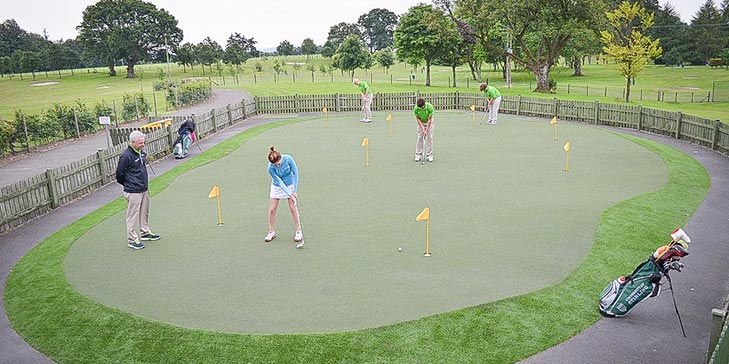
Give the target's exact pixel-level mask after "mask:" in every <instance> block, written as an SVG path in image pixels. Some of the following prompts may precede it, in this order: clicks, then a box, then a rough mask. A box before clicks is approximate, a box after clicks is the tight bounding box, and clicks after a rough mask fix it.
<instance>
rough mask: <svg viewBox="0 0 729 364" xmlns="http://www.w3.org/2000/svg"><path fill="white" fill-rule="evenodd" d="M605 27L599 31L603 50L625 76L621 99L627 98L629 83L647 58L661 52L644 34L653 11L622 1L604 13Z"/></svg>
mask: <svg viewBox="0 0 729 364" xmlns="http://www.w3.org/2000/svg"><path fill="white" fill-rule="evenodd" d="M606 15H607V18H608V23H609V28H608V30H603V31H602V32H600V36H601V39H602V42H603V43H604V44H605V47H603V52H605V54H606V55H607V56H608V57H609V58H611V59H613V60H615V61H616V62H617V63H618V67H619V69H620V74H622V75H623V76H624V77H625V79H626V92H625V102H630V83H631V81H632V80H633V79H634V78H635V77H636V76H637V75H638V74H639V73H640V72H641V71H643V69H645V66H646V65H647V64H648V62H649V61H650V60H653V59H655V58H657V57H659V56H660V55H661V47H660V46H659V45H658V40H657V39H656V40H652V39H651V38H650V37H649V36H647V35H645V33H646V30H647V29H648V28H650V27H651V26H652V25H653V13H647V12H646V11H645V9H644V8H643V7H642V6H640V4H638V3H633V4H630V3H629V2H627V1H624V2H622V3H621V4H620V5H619V6H618V8H617V9H615V10H614V11H611V12H608V13H607V14H606Z"/></svg>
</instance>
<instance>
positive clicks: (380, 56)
mask: <svg viewBox="0 0 729 364" xmlns="http://www.w3.org/2000/svg"><path fill="white" fill-rule="evenodd" d="M374 58H375V60H376V61H377V64H379V65H380V66H382V68H384V69H385V72H388V71H389V70H390V67H391V66H392V65H394V64H395V57H394V56H393V55H392V49H390V48H389V47H388V48H385V49H380V50H379V51H377V52H375V55H374Z"/></svg>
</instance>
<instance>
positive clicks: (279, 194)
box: [269, 183, 292, 199]
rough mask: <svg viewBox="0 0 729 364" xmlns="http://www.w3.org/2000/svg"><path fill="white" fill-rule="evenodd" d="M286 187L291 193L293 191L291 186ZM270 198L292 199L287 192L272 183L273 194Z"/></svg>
mask: <svg viewBox="0 0 729 364" xmlns="http://www.w3.org/2000/svg"><path fill="white" fill-rule="evenodd" d="M286 187H287V188H288V190H289V191H291V189H292V188H291V186H286ZM269 197H271V198H278V199H281V198H290V196H289V194H288V193H286V191H284V189H283V188H281V187H279V186H276V185H274V184H273V183H271V193H270V194H269Z"/></svg>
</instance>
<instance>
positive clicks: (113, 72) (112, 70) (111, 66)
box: [109, 63, 116, 77]
mask: <svg viewBox="0 0 729 364" xmlns="http://www.w3.org/2000/svg"><path fill="white" fill-rule="evenodd" d="M113 76H116V70H115V69H114V63H112V64H110V65H109V77H113Z"/></svg>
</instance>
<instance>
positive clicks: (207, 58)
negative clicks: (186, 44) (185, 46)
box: [195, 37, 224, 73]
mask: <svg viewBox="0 0 729 364" xmlns="http://www.w3.org/2000/svg"><path fill="white" fill-rule="evenodd" d="M223 54H224V52H223V47H221V46H220V44H218V42H216V41H214V40H212V39H211V38H210V37H205V39H203V40H202V42H200V43H198V44H197V45H196V46H195V60H196V61H197V63H199V64H201V65H203V73H204V72H205V66H208V67H210V72H213V63H216V62H217V61H219V60H221V59H222V58H223Z"/></svg>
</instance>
